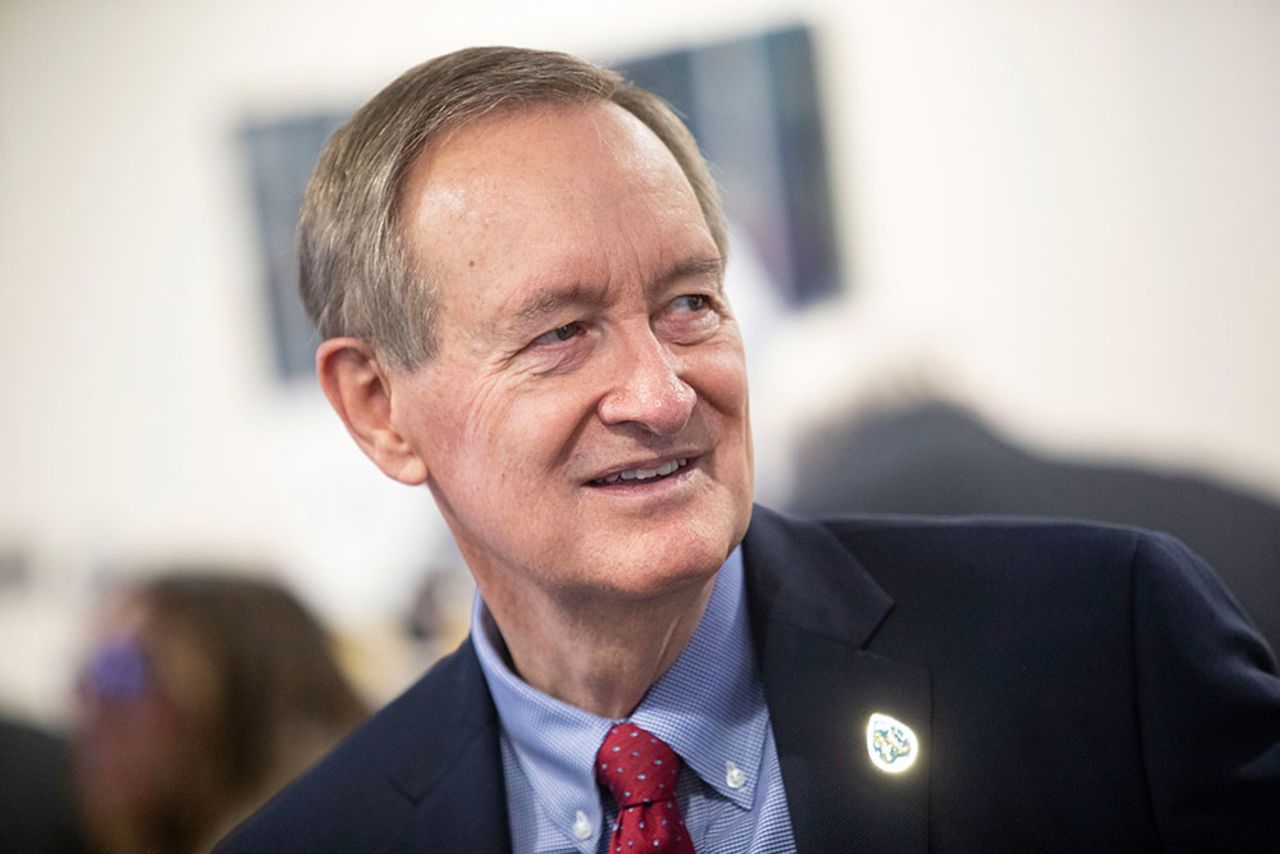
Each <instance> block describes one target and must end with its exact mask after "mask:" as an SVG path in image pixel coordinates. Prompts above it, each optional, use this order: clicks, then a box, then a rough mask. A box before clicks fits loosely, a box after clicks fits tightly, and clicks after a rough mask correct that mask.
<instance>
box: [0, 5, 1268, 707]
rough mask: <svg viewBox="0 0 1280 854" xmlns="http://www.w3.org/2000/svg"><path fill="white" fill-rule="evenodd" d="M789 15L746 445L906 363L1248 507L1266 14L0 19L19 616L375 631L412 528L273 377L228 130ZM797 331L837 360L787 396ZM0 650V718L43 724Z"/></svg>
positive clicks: (6, 530) (26, 15) (1256, 435)
mask: <svg viewBox="0 0 1280 854" xmlns="http://www.w3.org/2000/svg"><path fill="white" fill-rule="evenodd" d="M640 10H643V11H640ZM794 20H802V21H805V22H807V23H810V24H812V25H814V26H815V27H817V28H818V33H819V39H820V41H819V44H818V47H819V50H820V57H819V58H820V62H821V66H822V67H821V71H822V74H823V80H822V82H823V84H824V86H825V97H826V100H827V106H828V109H829V114H830V118H831V122H830V128H829V130H830V133H831V149H832V151H833V152H834V154H835V157H836V162H835V163H834V164H833V168H834V170H835V174H836V179H837V187H836V190H837V195H838V204H839V207H840V210H841V212H842V220H841V236H842V238H843V243H844V245H845V247H846V249H847V252H848V262H849V263H848V269H849V272H850V279H851V284H852V286H853V288H852V289H851V292H850V296H849V297H848V298H847V299H846V300H844V301H843V303H842V304H840V305H838V306H836V307H832V308H829V309H827V310H825V311H824V312H823V313H822V315H821V316H814V317H809V318H805V319H803V320H802V321H800V322H799V323H798V325H797V329H798V330H800V331H798V332H797V331H795V330H792V331H790V332H786V331H784V333H783V334H782V335H780V336H779V340H780V341H781V342H782V343H781V344H780V345H779V346H778V348H777V350H776V353H777V354H778V355H777V356H776V357H775V359H774V363H773V365H772V368H773V373H772V374H771V375H770V378H766V379H764V380H762V382H761V383H760V384H759V385H758V386H757V388H756V389H755V392H754V393H755V397H756V400H757V405H759V402H760V400H761V399H762V398H769V399H770V401H771V402H773V401H780V402H781V403H775V404H774V405H771V406H770V407H769V409H770V412H769V417H768V418H767V419H766V418H763V417H762V418H761V419H760V420H761V429H762V431H764V432H765V435H766V438H768V437H775V436H779V435H781V434H782V433H784V432H785V431H786V426H785V424H784V423H782V422H780V420H779V417H780V416H779V414H780V413H781V414H783V415H786V414H788V413H793V412H808V411H810V410H813V409H814V408H816V407H818V406H820V405H822V404H824V403H827V402H830V401H832V400H835V399H837V398H839V396H840V394H841V393H842V392H841V391H840V390H843V389H847V388H848V387H849V386H850V384H851V383H852V382H853V380H852V379H851V378H854V377H856V376H858V375H859V365H862V366H863V367H862V369H861V374H862V375H865V374H866V373H868V369H867V368H866V367H865V366H867V365H877V364H878V362H877V359H881V358H883V357H884V354H885V353H892V352H894V351H895V350H897V349H902V348H905V347H909V346H915V344H917V343H919V342H927V344H928V347H929V349H930V351H931V353H932V354H933V357H934V358H935V359H936V360H937V361H939V362H941V363H942V364H944V365H945V366H946V368H947V370H948V371H949V372H950V373H952V374H954V375H955V376H957V377H960V378H961V379H962V382H963V383H964V394H965V395H966V396H968V397H969V398H970V399H971V400H972V401H973V402H974V403H976V404H977V405H979V406H980V407H982V408H983V409H985V410H986V411H987V412H989V413H990V414H992V415H993V416H994V417H996V418H997V420H998V421H1000V422H1001V423H1002V424H1003V425H1005V426H1006V427H1008V428H1010V429H1013V430H1015V431H1016V432H1018V433H1020V434H1021V435H1023V436H1024V437H1026V438H1028V439H1031V440H1033V441H1036V442H1039V443H1042V444H1046V445H1051V446H1054V447H1058V448H1064V449H1079V450H1085V451H1091V452H1101V453H1107V454H1116V455H1137V456H1139V457H1142V458H1145V459H1150V460H1154V461H1173V462H1177V463H1179V464H1182V463H1186V462H1187V461H1190V462H1191V463H1193V464H1196V465H1200V466H1203V467H1206V468H1207V469H1209V470H1210V471H1212V472H1215V473H1218V474H1221V475H1223V476H1229V477H1233V478H1239V479H1243V480H1245V481H1247V482H1249V483H1252V484H1254V485H1256V486H1259V487H1261V488H1263V489H1266V490H1268V491H1270V492H1271V493H1272V494H1280V441H1277V440H1276V437H1280V381H1278V380H1277V376H1276V374H1277V371H1276V366H1277V365H1280V335H1277V334H1276V328H1277V326H1278V325H1280V323H1278V321H1280V239H1277V235H1280V154H1278V152H1280V109H1277V105H1278V104H1280V51H1278V50H1277V49H1276V45H1277V44H1280V4H1277V3H1275V2H1273V0H1255V1H1254V2H1249V0H1224V2H1212V3H1211V2H1186V0H1163V2H1154V0H1148V2H1142V1H1141V0H1133V2H1119V0H1096V1H1095V2H1089V0H1038V1H1037V2H1026V0H970V2H960V0H929V2H925V0H884V1H883V2H872V1H871V0H810V2H798V3H780V2H758V3H756V4H754V5H751V6H749V7H745V8H744V4H743V3H742V2H741V0H732V2H731V0H703V2H701V3H697V4H691V3H688V2H685V0H681V2H673V0H653V2H650V3H646V4H643V5H642V6H638V5H637V4H602V3H599V2H598V0H597V2H591V3H586V2H580V0H544V2H542V3H537V4H531V3H512V2H509V0H508V1H507V2H500V1H499V0H475V2H468V3H461V4H459V3H453V4H427V3H422V2H395V0H366V1H365V2H362V3H351V2H341V3H339V2H333V0H307V2H302V0H293V2H275V3H261V2H247V0H243V1H242V0H237V1H236V2H216V3H215V2H205V3H195V2H181V3H175V2H171V0H155V1H154V2H124V0H119V2H111V3H103V2H100V0H61V2H59V0H5V2H3V3H0V356H2V357H3V364H4V370H3V372H2V373H0V413H3V416H2V419H0V484H2V485H0V548H4V547H11V546H15V545H23V546H24V547H25V548H26V549H27V550H28V551H29V553H30V554H31V555H32V556H33V558H34V560H35V562H36V566H37V569H38V570H39V571H40V573H41V579H42V581H41V583H42V584H43V585H45V589H46V592H47V593H48V596H49V597H53V598H56V597H58V596H63V597H64V598H65V597H66V596H69V595H70V596H74V595H75V594H76V591H81V590H83V588H84V586H85V579H86V578H87V577H89V576H90V575H91V574H92V573H93V572H94V571H95V569H97V568H100V567H101V566H103V565H104V564H108V563H112V562H115V563H127V562H130V561H132V560H135V559H137V558H139V557H147V556H151V557H165V556H175V555H183V554H189V553H192V552H195V553H201V554H206V555H210V556H219V555H231V556H240V557H244V558H261V559H267V560H271V561H274V562H276V563H278V564H281V565H283V566H284V567H285V568H286V570H287V571H288V572H290V573H292V574H293V576H294V577H295V578H297V579H298V580H299V581H300V582H306V583H307V584H308V588H307V589H308V591H309V595H310V596H311V598H312V600H313V601H314V602H316V603H317V604H319V605H320V606H321V607H322V608H324V609H325V611H326V612H327V613H328V614H330V615H331V616H336V617H338V618H341V619H345V620H358V619H362V618H363V617H364V616H367V615H369V614H378V613H386V612H387V611H388V610H389V609H392V608H396V607H399V605H400V603H401V602H402V601H403V599H404V597H405V596H406V594H407V590H408V588H409V587H410V586H411V585H412V583H413V580H414V579H415V578H416V575H417V572H418V563H419V562H420V560H421V556H422V555H423V554H424V553H426V552H427V551H429V550H430V549H432V548H434V547H435V545H436V544H437V543H438V541H439V538H440V536H441V529H440V524H439V521H438V517H437V516H436V514H435V511H434V510H433V508H432V507H431V506H430V502H429V501H428V499H427V497H426V495H425V494H424V493H421V492H412V491H408V490H404V489H403V488H401V487H398V486H395V485H394V484H391V483H390V482H384V481H383V480H382V479H381V478H380V476H379V475H377V474H376V473H375V471H374V470H373V468H372V466H370V465H369V464H367V463H366V462H365V461H364V460H363V459H362V458H361V457H360V456H359V453H358V452H357V451H356V450H355V448H354V446H353V445H352V444H351V443H350V441H349V440H348V439H347V437H346V436H345V435H344V433H343V431H342V428H341V427H340V425H339V424H338V422H337V420H336V418H334V417H332V416H331V415H330V414H329V413H328V412H327V411H326V408H325V406H324V405H323V402H322V400H321V399H320V397H319V395H318V394H317V393H315V392H314V390H308V389H302V390H297V391H294V392H292V393H288V394H285V393H282V392H281V391H280V389H278V388H277V387H276V385H275V384H274V381H273V378H272V366H271V362H270V357H271V354H270V351H269V348H268V343H267V338H266V335H267V332H266V326H265V325H266V322H267V320H266V316H265V308H264V304H263V303H262V301H261V298H260V295H259V290H258V289H259V276H260V275H261V271H260V270H259V269H258V267H257V261H256V255H255V246H254V243H253V232H252V227H251V224H250V220H249V200H248V188H247V185H246V178H245V170H244V168H243V165H242V164H241V163H240V161H239V160H238V159H237V149H236V146H235V139H234V136H233V133H234V129H235V127H236V125H237V124H238V123H239V122H240V121H241V120H242V119H243V118H244V117H245V116H246V115H249V114H255V113H257V114H274V113H276V112H278V111H289V110H295V109H296V110H300V111H305V110H310V109H314V108H317V107H320V108H323V107H343V106H346V105H349V104H351V103H356V102H358V101H360V100H361V99H363V98H364V97H367V96H368V95H369V94H371V93H372V92H373V91H375V90H376V89H377V88H378V87H379V86H380V85H381V84H382V83H384V82H386V81H387V80H389V79H390V78H391V77H392V76H394V75H395V74H396V73H398V72H399V71H401V70H403V69H404V68H406V67H408V66H409V65H411V64H414V63H416V62H418V61H420V60H422V59H424V58H426V57H429V56H431V55H435V54H438V53H441V52H445V51H448V50H451V49H453V48H457V47H461V46H464V45H468V44H476V43H502V42H514V43H520V44H528V45H535V46H542V47H553V48H559V49H566V50H570V51H573V52H579V53H584V54H586V55H589V56H592V57H595V58H598V59H604V60H608V59H610V58H611V57H617V56H626V55H632V54H635V53H637V52H642V51H646V50H650V49H662V48H666V47H669V46H671V45H672V44H673V43H686V42H696V41H699V40H703V39H707V38H715V37H719V36H725V35H731V34H737V33H741V32H746V31H750V30H752V29H755V28H757V27H760V26H764V25H767V24H774V23H787V22H791V21H794ZM801 340H802V341H803V342H804V345H803V347H802V346H801V345H800V344H798V343H797V342H798V341H801ZM816 340H822V341H825V342H826V343H825V344H823V345H822V346H823V347H824V348H825V349H824V350H823V353H824V355H825V354H835V355H836V356H840V355H842V354H843V355H844V356H846V357H848V359H852V358H854V357H855V356H856V357H858V358H859V359H860V361H858V362H856V363H842V366H841V367H840V368H834V367H833V368H832V369H831V370H830V372H828V373H822V372H819V371H816V370H815V369H814V367H813V366H814V365H815V364H817V363H818V361H817V360H816V359H815V358H814V357H813V356H812V350H811V349H807V348H812V346H813V345H814V342H815V341H816ZM904 342H906V343H904ZM773 377H785V378H786V381H785V382H781V383H779V382H775V381H774V380H773V379H771V378H773ZM801 377H803V378H807V381H805V382H799V381H797V378H801ZM770 395H776V397H772V398H770ZM32 595H42V594H32ZM42 601H43V600H42ZM29 613H34V612H29ZM19 622H20V621H19ZM8 625H9V628H3V627H0V648H3V649H6V650H10V651H12V650H13V649H15V644H20V643H23V642H25V641H24V639H25V638H26V636H25V635H23V636H21V637H16V638H15V637H11V636H10V635H6V634H5V633H6V632H10V633H13V632H19V633H20V632H21V631H23V629H22V628H21V627H19V628H14V626H15V625H16V623H15V622H14V621H10V623H9V624H8ZM64 635H65V632H64V633H63V634H62V635H59V637H63V636H64ZM6 641H8V642H6ZM49 643H50V646H51V647H52V646H57V644H55V643H53V642H52V641H51V642H49ZM28 648H29V646H28ZM61 648H62V647H60V646H59V647H58V649H61ZM5 655H6V658H5V659H4V660H3V661H0V693H2V692H4V691H5V690H6V686H11V687H12V686H17V687H14V688H13V690H16V691H18V692H19V693H21V692H23V691H25V692H26V696H37V697H38V698H39V699H40V701H41V702H43V703H44V704H45V705H49V704H51V703H53V702H54V701H53V700H51V699H49V698H50V697H52V696H53V695H54V694H55V687H54V686H52V684H51V683H49V682H48V681H47V678H46V677H44V676H42V675H39V674H34V673H33V670H32V667H31V666H30V664H29V662H20V661H17V660H16V658H15V657H14V656H13V655H12V652H8V653H6V654H5ZM41 679H45V680H46V681H44V682H42V681H41Z"/></svg>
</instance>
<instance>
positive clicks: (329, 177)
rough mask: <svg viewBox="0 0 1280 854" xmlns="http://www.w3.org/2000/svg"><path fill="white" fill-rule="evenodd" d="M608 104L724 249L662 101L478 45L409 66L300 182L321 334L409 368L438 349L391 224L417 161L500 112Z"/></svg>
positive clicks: (694, 161)
mask: <svg viewBox="0 0 1280 854" xmlns="http://www.w3.org/2000/svg"><path fill="white" fill-rule="evenodd" d="M596 101H609V102H612V103H614V104H617V105H618V106H620V107H622V108H623V109H625V110H626V111H627V112H629V113H631V114H632V115H633V116H635V117H636V118H638V119H639V120H640V121H641V122H643V123H644V124H645V126H647V127H648V128H649V129H650V130H652V131H653V132H654V134H656V135H657V136H658V138H659V139H661V140H662V142H663V143H664V144H665V145H666V147H667V148H668V150H670V151H671V153H672V155H673V156H674V157H675V159H676V162H677V163H679V164H680V168H681V170H682V171H683V172H684V174H685V177H686V178H687V179H688V180H689V184H690V185H691V186H692V188H693V191H694V194H695V195H696V196H697V198H698V203H699V205H700V206H701V208H702V214H703V217H704V218H705V219H706V222H707V227H708V228H709V229H710V231H711V236H712V238H713V239H714V240H715V242H716V245H717V247H719V249H720V254H721V256H722V257H726V258H727V257H728V246H727V243H726V238H725V226H724V215H723V212H722V210H721V207H720V196H719V193H718V191H717V190H716V186H715V182H714V181H713V180H712V178H711V174H710V171H709V170H708V168H707V164H706V161H704V160H703V158H702V155H701V153H700V152H699V151H698V146H697V143H696V142H695V141H694V139H693V135H692V134H691V133H689V130H688V128H686V127H685V126H684V124H683V123H682V122H681V121H680V119H679V118H678V117H677V116H676V114H675V112H674V111H673V110H672V109H671V107H670V106H668V105H667V103H666V102H665V101H663V100H662V99H661V98H659V97H658V96H657V95H654V94H653V93H651V92H648V91H646V90H644V89H641V88H639V87H636V86H633V85H631V84H629V83H626V82H624V81H623V79H622V78H621V77H620V76H619V75H618V74H617V73H615V72H613V71H610V70H608V69H604V68H600V67H597V66H595V65H592V64H591V63H589V62H586V61H584V60H581V59H578V58H577V57H573V56H569V55H568V54H563V53H555V52H550V51H535V50H526V49H521V48H510V47H479V48H468V49H466V50H460V51H457V52H455V53H451V54H447V55H445V56H442V57H438V58H436V59H432V60H430V61H428V62H425V63H423V64H422V65H419V66H417V67H415V68H412V69H410V70H409V71H406V72H405V73H404V74H402V75H401V76H400V77H398V78H397V79H396V80H395V81H393V82H392V83H391V84H390V85H389V86H387V87H386V88H385V89H383V90H382V91H381V92H379V93H378V94H377V95H375V96H374V98H373V99H372V100H371V101H369V103H367V104H365V105H364V107H362V108H361V109H360V110H359V111H358V112H357V113H356V114H355V115H354V116H352V118H351V119H350V121H348V122H347V123H346V124H344V125H343V126H342V127H341V128H339V129H338V130H337V132H335V133H334V135H333V137H332V138H331V139H330V140H329V142H328V144H327V145H326V146H325V149H324V151H323V153H322V154H321V155H320V160H319V162H318V163H317V165H316V169H315V172H314V173H312V176H311V180H310V181H309V182H308V184H307V191H306V195H305V197H304V199H303V204H302V216H301V219H300V222H299V261H300V280H299V285H300V288H301V291H302V300H303V303H304V304H305V306H306V309H307V314H308V315H309V316H310V318H311V321H312V323H314V324H315V326H316V329H317V330H318V331H319V332H320V335H321V336H322V337H324V338H326V339H328V338H338V337H353V338H359V339H362V340H364V341H367V342H369V343H370V344H371V345H372V346H373V348H374V350H375V352H376V353H377V354H378V356H379V358H380V359H382V360H384V361H385V362H387V363H389V365H392V366H395V367H399V368H401V369H405V370H409V369H412V368H414V367H416V366H418V365H420V364H422V363H423V362H425V361H427V360H428V359H430V358H431V357H432V356H433V355H434V353H435V346H436V336H435V331H436V330H435V323H436V320H437V316H438V313H439V308H438V306H437V301H436V296H437V287H436V283H433V282H431V281H429V277H428V276H427V275H426V274H425V273H424V272H423V271H424V270H426V269H429V268H430V259H423V258H414V257H412V256H411V254H410V252H409V251H408V249H407V247H406V245H405V244H406V238H405V235H403V234H402V233H401V229H400V224H399V208H400V195H401V188H402V186H403V183H404V180H405V177H406V175H407V174H408V172H409V170H410V167H411V166H412V165H413V163H414V162H415V160H416V159H417V157H418V156H419V155H420V154H421V153H422V152H423V151H425V150H426V149H428V148H429V147H430V146H431V145H432V144H433V143H434V142H436V141H437V140H439V139H441V138H442V137H443V136H445V135H446V134H448V133H450V132H451V131H454V130H456V129H458V128H460V127H462V126H463V125H465V124H467V123H469V122H473V121H475V120H477V119H479V118H481V117H483V116H486V115H489V114H491V113H494V112H495V111H498V110H517V109H524V108H529V107H536V106H543V105H549V104H589V103H592V102H596Z"/></svg>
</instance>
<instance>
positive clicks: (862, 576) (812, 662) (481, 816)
mask: <svg viewBox="0 0 1280 854" xmlns="http://www.w3.org/2000/svg"><path fill="white" fill-rule="evenodd" d="M743 558H744V561H745V567H746V584H747V599H748V607H749V609H750V613H751V623H752V635H753V638H754V641H755V646H756V655H757V661H758V664H759V667H760V674H761V678H762V680H763V682H764V688H765V697H766V699H767V701H768V703H769V714H770V718H771V722H772V726H773V731H774V739H775V741H776V744H777V748H778V758H779V761H780V762H781V765H782V778H783V783H784V785H785V787H786V791H787V805H788V808H789V811H790V814H791V826H792V830H793V832H794V835H795V841H796V845H797V848H798V850H800V851H840V850H868V851H888V852H897V851H901V852H907V851H924V850H926V848H927V846H928V791H929V744H930V733H929V724H930V717H931V710H930V694H929V676H928V672H927V671H925V670H924V669H922V668H918V667H913V666H910V665H906V664H901V663H898V662H894V661H892V660H889V659H886V658H884V657H883V656H879V655H876V654H874V653H873V652H871V651H869V650H868V649H867V646H868V644H869V642H870V641H871V639H872V638H873V636H874V633H875V631H876V629H877V628H878V627H879V626H880V625H881V624H882V623H883V622H884V621H885V620H886V619H887V618H888V617H889V614H890V611H891V610H892V607H893V601H892V600H891V599H890V597H889V595H888V594H887V593H886V592H885V591H884V590H883V589H881V587H880V586H879V585H878V584H877V583H876V582H875V580H874V579H873V578H872V577H871V576H870V575H869V574H868V573H867V571H866V570H865V569H864V568H863V567H862V565H861V564H860V563H859V561H858V560H857V559H856V558H855V557H854V556H853V555H852V554H851V553H850V552H849V550H848V549H846V548H845V547H844V545H842V544H841V543H840V542H839V541H838V540H836V539H835V538H834V537H833V536H832V535H831V534H829V533H828V532H827V531H826V529H824V528H823V527H821V526H820V525H816V524H813V523H809V522H803V521H799V520H795V519H789V518H787V517H784V516H782V515H780V514H777V513H773V512H772V511H769V510H766V509H764V508H761V507H757V508H755V511H754V514H753V517H752V521H751V527H750V530H749V531H748V532H747V536H746V539H745V540H744V541H743ZM414 693H415V695H416V696H415V697H414V701H413V704H414V706H416V707H417V710H418V711H417V713H416V714H415V715H414V716H411V717H410V718H409V721H408V723H407V724H406V725H407V726H412V727H415V728H417V729H418V730H419V732H420V734H416V738H413V737H410V736H408V735H406V738H405V742H406V743H409V744H413V747H412V748H411V749H410V750H408V751H407V752H406V757H405V761H404V763H403V765H402V766H401V767H400V768H399V770H398V771H397V772H396V773H395V774H394V775H393V776H392V783H393V785H394V786H395V787H396V788H397V789H398V790H399V791H400V792H401V794H402V795H403V796H404V797H406V798H408V799H409V800H410V801H412V802H413V803H414V804H416V805H417V806H416V810H415V816H414V825H413V828H412V833H411V838H410V840H408V842H409V845H408V846H406V847H407V849H408V850H418V851H422V850H440V851H505V850H510V848H511V840H510V836H509V829H508V818H507V798H506V786H505V783H504V781H503V771H502V757H501V751H500V749H499V723H498V716H497V712H496V711H495V710H494V707H493V701H492V700H491V699H490V697H489V691H488V687H487V685H486V684H485V680H484V676H483V674H482V672H481V670H480V665H479V662H478V661H477V660H476V655H475V650H474V649H473V647H472V646H471V642H470V641H469V640H468V641H467V642H465V643H464V644H463V645H462V647H460V648H459V650H458V651H457V652H456V653H454V654H453V655H452V656H450V657H449V658H447V659H445V660H444V661H442V662H441V663H440V664H439V665H438V666H437V667H436V668H435V669H433V671H432V673H431V674H430V675H429V676H428V677H427V678H426V679H424V680H423V681H422V682H420V683H419V684H418V685H417V686H416V687H415V689H414ZM873 711H879V712H883V713H886V714H890V715H892V716H893V717H895V718H897V719H899V720H901V721H904V722H906V723H907V724H909V725H910V726H911V727H912V728H913V729H914V730H915V732H916V734H917V736H918V738H919V740H920V742H921V745H922V747H921V750H920V758H919V759H918V760H917V762H916V764H915V765H914V766H913V767H912V768H911V769H910V770H909V771H908V772H906V773H904V774H900V775H890V774H886V773H884V772H881V771H879V770H877V769H876V768H875V767H874V766H873V765H872V764H871V762H870V760H869V758H868V756H867V751H866V746H865V729H866V723H867V718H868V716H869V715H870V714H871V712H873ZM414 717H416V718H417V720H414V719H413V718H414ZM427 721H435V724H433V725H432V726H431V727H430V728H429V729H427V728H426V727H425V725H424V724H425V722H427Z"/></svg>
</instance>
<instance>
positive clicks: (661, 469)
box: [587, 457, 697, 486]
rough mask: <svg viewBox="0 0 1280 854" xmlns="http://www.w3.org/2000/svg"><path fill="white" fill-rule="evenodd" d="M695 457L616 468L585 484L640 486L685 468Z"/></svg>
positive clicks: (695, 459)
mask: <svg viewBox="0 0 1280 854" xmlns="http://www.w3.org/2000/svg"><path fill="white" fill-rule="evenodd" d="M696 461H697V458H696V457H674V458H672V459H669V460H664V461H654V462H652V463H646V464H641V465H638V466H635V467H632V468H625V469H617V470H615V471H612V472H609V473H608V474H605V475H601V476H600V477H598V478H595V479H594V480H589V481H587V486H640V485H643V484H647V483H654V482H656V481H660V480H665V479H667V478H669V477H671V476H672V475H674V474H676V473H678V472H679V471H680V470H681V469H683V468H686V467H687V466H688V465H689V463H690V462H696Z"/></svg>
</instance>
